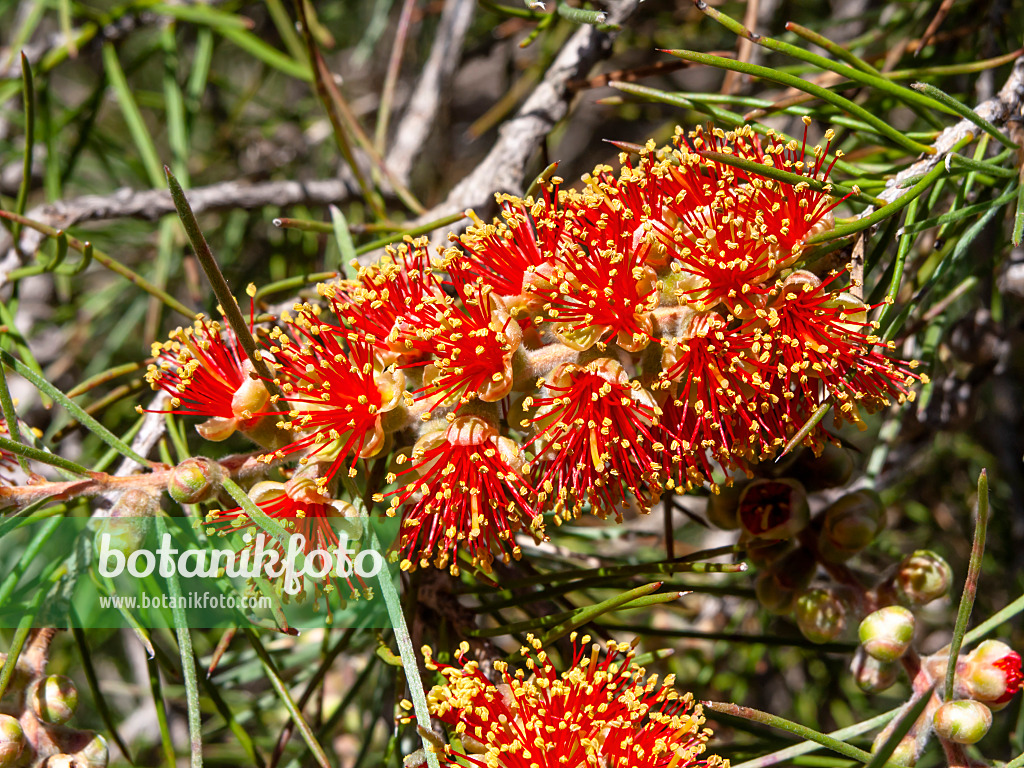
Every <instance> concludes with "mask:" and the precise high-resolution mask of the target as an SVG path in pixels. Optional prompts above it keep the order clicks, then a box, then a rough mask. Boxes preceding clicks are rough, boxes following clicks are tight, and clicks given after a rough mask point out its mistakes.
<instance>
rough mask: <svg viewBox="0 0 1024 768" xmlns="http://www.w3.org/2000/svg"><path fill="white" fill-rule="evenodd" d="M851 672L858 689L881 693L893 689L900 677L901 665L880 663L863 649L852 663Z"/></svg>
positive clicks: (858, 650)
mask: <svg viewBox="0 0 1024 768" xmlns="http://www.w3.org/2000/svg"><path fill="white" fill-rule="evenodd" d="M850 672H851V673H853V680H854V682H856V683H857V687H858V688H860V689H861V690H862V691H864V692H865V693H881V692H882V691H884V690H886V689H887V688H889V687H891V686H892V684H893V683H895V682H896V679H897V678H898V677H899V675H900V665H899V664H895V663H892V662H884V661H879V660H878V659H875V658H872V657H871V656H868V655H867V653H865V652H864V648H863V647H859V648H857V651H856V653H854V654H853V661H852V662H851V663H850Z"/></svg>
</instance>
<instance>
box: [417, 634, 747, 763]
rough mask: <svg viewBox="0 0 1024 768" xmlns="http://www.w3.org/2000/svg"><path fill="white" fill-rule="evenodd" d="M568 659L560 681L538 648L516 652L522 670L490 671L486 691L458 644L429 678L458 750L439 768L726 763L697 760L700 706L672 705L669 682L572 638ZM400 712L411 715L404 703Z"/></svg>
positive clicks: (622, 647) (437, 712)
mask: <svg viewBox="0 0 1024 768" xmlns="http://www.w3.org/2000/svg"><path fill="white" fill-rule="evenodd" d="M571 638H572V641H573V644H574V647H575V656H574V658H573V662H572V664H571V666H570V667H569V669H567V670H566V671H564V672H561V673H559V672H558V671H557V670H556V669H555V666H554V664H552V663H551V660H550V659H549V658H548V655H547V653H546V652H545V651H544V650H543V647H542V645H541V643H540V641H539V640H537V639H536V638H534V637H533V636H532V635H529V636H528V638H527V639H528V642H529V643H530V647H524V648H523V649H522V651H521V653H522V655H523V658H524V660H525V670H524V669H515V670H513V669H512V668H510V667H509V665H508V664H506V663H504V662H501V661H496V662H494V669H495V671H496V672H497V673H498V674H499V675H500V676H501V682H499V683H497V684H495V683H493V682H491V681H490V680H489V679H488V678H487V676H486V675H484V673H483V672H482V671H481V670H480V667H479V665H478V664H477V662H475V661H470V660H468V659H467V658H466V654H467V653H468V651H469V647H468V645H467V644H465V643H463V645H462V647H461V648H460V650H459V653H458V654H457V661H458V666H451V665H445V664H438V663H435V662H434V661H433V660H432V659H431V656H430V649H429V648H424V649H423V650H424V655H425V656H426V665H427V668H428V669H432V670H438V671H440V673H441V675H442V676H443V677H444V683H442V684H441V685H438V686H435V687H434V689H433V690H432V691H431V692H430V694H429V695H428V698H427V701H428V704H429V706H430V712H431V714H432V715H434V716H435V717H437V718H438V719H440V720H441V721H442V722H444V723H446V724H447V725H448V726H450V727H451V728H452V729H453V731H454V734H455V735H456V736H457V737H458V743H459V744H460V745H461V746H452V745H445V747H444V752H443V755H440V756H441V757H442V758H443V761H444V762H443V764H444V765H450V766H455V765H471V766H479V767H480V768H534V767H536V768H547V767H548V766H551V768H554V767H555V766H559V768H598V766H600V767H601V768H691V767H692V766H717V765H728V763H727V762H726V761H724V760H722V759H721V758H719V757H718V756H716V755H709V756H706V757H703V756H702V755H703V753H704V751H705V747H706V743H707V740H708V738H709V737H710V736H711V731H709V730H707V729H704V728H702V726H703V724H704V716H703V714H702V712H701V706H700V704H694V702H693V699H692V697H691V696H690V694H684V695H682V696H680V695H679V693H677V692H676V691H675V689H674V688H673V687H672V686H673V684H674V682H675V680H674V678H673V676H671V675H668V676H666V677H665V678H664V680H660V681H659V680H658V676H657V675H650V676H648V675H647V674H646V671H645V670H644V669H643V667H640V666H638V665H637V664H636V663H635V662H634V661H633V657H634V650H633V647H632V646H630V645H629V644H626V643H615V642H614V641H610V642H609V643H608V647H607V649H606V653H604V654H603V655H602V653H601V648H600V646H599V645H597V644H596V643H595V644H594V645H593V646H591V647H589V648H588V647H587V646H588V644H589V643H590V637H589V636H583V637H582V638H580V639H579V640H580V642H579V643H578V644H577V642H576V640H577V637H576V633H575V632H574V633H573V634H572V636H571ZM403 706H404V707H405V708H406V709H407V710H408V709H411V707H412V705H411V704H410V703H409V702H403Z"/></svg>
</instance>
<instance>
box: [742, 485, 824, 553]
mask: <svg viewBox="0 0 1024 768" xmlns="http://www.w3.org/2000/svg"><path fill="white" fill-rule="evenodd" d="M809 516H810V511H809V508H808V506H807V493H806V492H805V491H804V488H803V486H802V485H800V483H798V482H796V481H795V480H787V479H782V480H755V481H754V482H752V483H751V484H750V485H748V486H747V487H746V488H744V489H743V493H742V495H741V496H740V502H739V520H740V525H742V526H743V530H745V531H746V532H747V533H749V534H750V535H751V536H754V537H756V538H759V539H791V538H793V537H794V536H796V534H798V533H799V532H800V531H801V530H803V528H804V526H806V525H807V520H808V517H809Z"/></svg>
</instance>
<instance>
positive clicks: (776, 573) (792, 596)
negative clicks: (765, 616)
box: [754, 547, 815, 614]
mask: <svg viewBox="0 0 1024 768" xmlns="http://www.w3.org/2000/svg"><path fill="white" fill-rule="evenodd" d="M814 571H815V561H814V555H812V554H811V553H810V552H808V551H807V550H806V549H803V548H802V547H801V548H799V549H794V550H793V551H792V552H790V553H788V554H787V555H785V556H784V557H781V558H779V559H778V560H777V561H775V562H774V563H773V564H772V565H771V566H769V567H768V568H767V569H766V570H764V571H762V572H761V573H760V574H759V575H758V577H757V579H756V580H755V581H754V592H755V594H756V595H757V599H758V600H759V601H760V603H761V605H762V606H764V608H765V609H766V610H768V611H771V612H772V613H780V614H781V613H789V611H790V610H791V609H792V608H793V603H794V601H795V600H796V596H797V594H798V593H799V592H801V591H803V590H804V589H806V588H807V585H808V584H810V583H811V579H813V578H814Z"/></svg>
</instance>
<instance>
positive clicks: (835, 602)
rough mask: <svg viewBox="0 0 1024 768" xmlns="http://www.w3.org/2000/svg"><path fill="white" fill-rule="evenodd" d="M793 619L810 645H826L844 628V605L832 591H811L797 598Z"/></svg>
mask: <svg viewBox="0 0 1024 768" xmlns="http://www.w3.org/2000/svg"><path fill="white" fill-rule="evenodd" d="M793 618H794V620H795V621H796V625H797V627H799V628H800V632H801V633H802V634H803V636H804V637H806V638H807V639H808V640H810V641H811V642H812V643H827V642H829V641H830V640H835V639H836V638H837V637H839V635H841V634H842V633H843V630H844V629H845V628H846V604H845V603H844V602H843V601H842V600H841V599H840V598H839V596H838V595H837V594H836V593H835V592H834V591H833V590H830V589H811V590H808V591H807V592H804V593H803V594H802V595H800V597H799V598H797V601H796V610H795V611H794V612H793Z"/></svg>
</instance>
